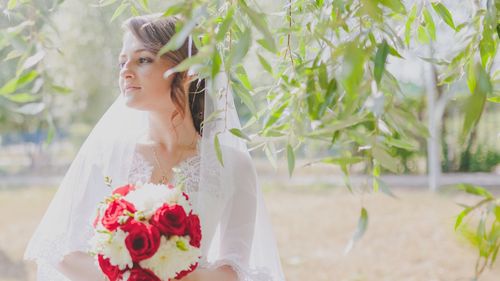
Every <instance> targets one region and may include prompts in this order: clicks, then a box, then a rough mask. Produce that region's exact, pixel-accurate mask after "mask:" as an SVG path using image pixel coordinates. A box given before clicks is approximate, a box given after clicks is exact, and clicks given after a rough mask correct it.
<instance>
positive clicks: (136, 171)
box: [128, 152, 200, 193]
mask: <svg viewBox="0 0 500 281" xmlns="http://www.w3.org/2000/svg"><path fill="white" fill-rule="evenodd" d="M153 169H154V165H153V164H152V163H150V162H149V161H147V160H146V159H145V158H144V156H142V154H140V153H139V152H135V153H134V157H133V160H132V166H131V168H130V173H129V177H128V179H129V183H132V184H136V183H138V182H142V183H147V182H150V181H151V176H152V173H153ZM180 181H183V182H184V188H185V191H187V193H194V192H198V187H199V183H200V156H199V155H195V156H192V157H189V158H187V159H184V160H183V161H181V162H180V163H179V164H178V165H177V166H176V167H174V178H173V180H172V183H173V184H177V183H179V182H180Z"/></svg>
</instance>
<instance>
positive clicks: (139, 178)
mask: <svg viewBox="0 0 500 281" xmlns="http://www.w3.org/2000/svg"><path fill="white" fill-rule="evenodd" d="M153 168H154V167H153V165H151V164H149V162H148V161H146V159H145V158H144V157H143V156H142V155H141V154H140V153H139V152H137V151H136V152H135V153H134V157H133V158H132V166H131V168H130V173H129V176H128V182H129V183H132V184H136V183H138V182H142V183H145V182H149V180H150V179H151V174H152V173H153Z"/></svg>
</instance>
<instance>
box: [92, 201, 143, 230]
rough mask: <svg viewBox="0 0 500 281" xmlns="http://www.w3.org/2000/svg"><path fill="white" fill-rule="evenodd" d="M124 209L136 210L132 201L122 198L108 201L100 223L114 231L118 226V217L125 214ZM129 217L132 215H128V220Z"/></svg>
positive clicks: (133, 211) (132, 211)
mask: <svg viewBox="0 0 500 281" xmlns="http://www.w3.org/2000/svg"><path fill="white" fill-rule="evenodd" d="M125 211H129V212H131V213H135V211H136V210H135V207H134V205H133V204H132V203H130V202H127V201H125V200H123V199H118V200H114V201H113V202H111V203H109V205H108V208H107V209H106V211H105V212H104V216H103V217H102V221H101V222H102V225H104V227H106V229H108V230H109V231H115V230H116V229H117V228H118V226H120V224H119V223H118V219H119V218H120V217H121V216H123V215H125ZM130 219H132V217H130V218H129V220H130Z"/></svg>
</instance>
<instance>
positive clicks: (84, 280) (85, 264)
mask: <svg viewBox="0 0 500 281" xmlns="http://www.w3.org/2000/svg"><path fill="white" fill-rule="evenodd" d="M57 270H59V272H61V273H62V274H64V276H66V277H67V278H69V279H70V280H71V281H89V280H95V281H101V280H106V279H105V276H104V274H103V273H102V272H101V271H100V270H99V268H98V267H97V266H96V264H95V262H94V258H93V257H92V256H90V255H89V254H87V253H85V252H72V253H70V254H68V255H66V256H64V259H63V261H61V262H60V263H59V265H58V267H57Z"/></svg>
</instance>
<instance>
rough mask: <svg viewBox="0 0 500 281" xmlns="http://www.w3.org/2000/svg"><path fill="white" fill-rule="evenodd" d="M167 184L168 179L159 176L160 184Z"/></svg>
mask: <svg viewBox="0 0 500 281" xmlns="http://www.w3.org/2000/svg"><path fill="white" fill-rule="evenodd" d="M167 182H168V178H167V177H166V176H161V179H160V184H166V183H167Z"/></svg>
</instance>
